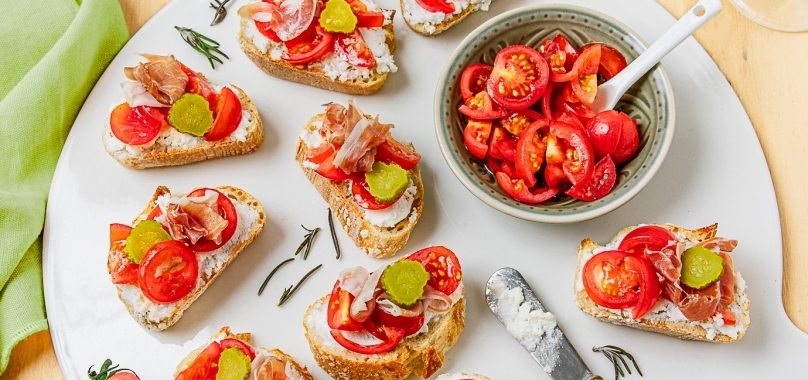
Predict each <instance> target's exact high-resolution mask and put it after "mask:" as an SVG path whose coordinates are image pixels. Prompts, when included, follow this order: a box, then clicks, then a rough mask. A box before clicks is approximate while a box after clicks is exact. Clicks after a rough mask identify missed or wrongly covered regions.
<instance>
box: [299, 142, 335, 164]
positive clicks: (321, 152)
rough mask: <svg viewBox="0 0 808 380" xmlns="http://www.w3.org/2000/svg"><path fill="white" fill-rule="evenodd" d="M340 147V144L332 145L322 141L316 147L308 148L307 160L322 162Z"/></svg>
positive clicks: (316, 162)
mask: <svg viewBox="0 0 808 380" xmlns="http://www.w3.org/2000/svg"><path fill="white" fill-rule="evenodd" d="M339 148H340V145H331V144H328V143H322V144H320V146H318V147H316V148H309V149H308V150H306V161H309V162H313V163H315V164H321V163H323V161H325V159H326V158H328V157H330V156H331V155H332V154H334V152H336V151H338V150H339Z"/></svg>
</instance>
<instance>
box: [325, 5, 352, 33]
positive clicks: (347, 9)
mask: <svg viewBox="0 0 808 380" xmlns="http://www.w3.org/2000/svg"><path fill="white" fill-rule="evenodd" d="M356 21H357V19H356V15H354V14H353V11H352V10H351V6H350V5H348V3H347V2H346V1H345V0H329V1H328V2H327V3H325V9H323V13H321V14H320V26H322V27H323V29H325V30H327V31H329V32H331V33H351V32H353V31H354V29H356Z"/></svg>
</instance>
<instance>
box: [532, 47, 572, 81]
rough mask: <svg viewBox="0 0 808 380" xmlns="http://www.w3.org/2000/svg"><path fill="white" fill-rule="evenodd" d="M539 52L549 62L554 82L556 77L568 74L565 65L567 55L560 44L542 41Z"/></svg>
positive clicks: (551, 77) (551, 78)
mask: <svg viewBox="0 0 808 380" xmlns="http://www.w3.org/2000/svg"><path fill="white" fill-rule="evenodd" d="M539 52H540V53H541V55H542V57H544V59H546V60H547V65H548V66H549V67H550V80H551V81H552V80H553V78H554V75H560V74H564V73H566V72H567V68H566V67H565V63H566V62H567V53H566V52H565V51H563V50H561V49H560V48H559V46H558V44H557V43H556V42H555V41H553V40H551V39H549V38H548V39H546V40H544V41H542V43H541V46H539Z"/></svg>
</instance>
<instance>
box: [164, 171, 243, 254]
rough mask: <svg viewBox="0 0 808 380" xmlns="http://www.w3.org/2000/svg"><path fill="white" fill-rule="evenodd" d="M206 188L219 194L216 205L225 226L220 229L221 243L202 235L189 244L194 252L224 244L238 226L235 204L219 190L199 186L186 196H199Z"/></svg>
mask: <svg viewBox="0 0 808 380" xmlns="http://www.w3.org/2000/svg"><path fill="white" fill-rule="evenodd" d="M208 190H212V191H215V192H216V193H218V194H219V196H218V198H217V199H216V207H217V211H218V212H219V215H221V216H222V218H224V219H225V220H227V227H225V228H224V230H222V242H221V243H219V244H216V243H215V242H214V241H213V240H208V239H207V238H205V237H202V238H201V239H199V240H197V241H196V244H192V245H191V249H193V250H194V252H210V251H213V250H214V249H218V248H219V247H221V246H223V245H225V243H227V242H228V241H229V240H230V238H232V237H233V234H234V233H235V232H236V227H238V212H236V206H234V205H233V201H231V200H230V198H228V197H227V195H224V194H222V193H221V192H220V191H219V190H216V189H211V188H209V187H205V188H199V189H196V190H194V191H192V192H191V193H189V194H188V196H189V197H201V196H204V195H205V192H206V191H208ZM158 210H159V207H158Z"/></svg>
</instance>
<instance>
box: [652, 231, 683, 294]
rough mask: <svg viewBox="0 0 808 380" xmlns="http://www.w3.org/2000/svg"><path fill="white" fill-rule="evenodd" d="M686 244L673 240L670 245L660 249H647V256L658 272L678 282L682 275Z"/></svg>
mask: <svg viewBox="0 0 808 380" xmlns="http://www.w3.org/2000/svg"><path fill="white" fill-rule="evenodd" d="M684 249H685V244H684V243H679V242H676V241H672V242H671V243H670V244H668V246H666V247H665V248H662V250H660V251H651V250H648V249H646V250H645V257H647V258H648V260H651V264H653V265H654V268H655V269H656V271H657V273H659V274H660V275H662V277H663V278H664V279H665V281H667V282H670V283H672V284H678V283H679V278H680V277H681V275H682V253H683V252H684Z"/></svg>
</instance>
